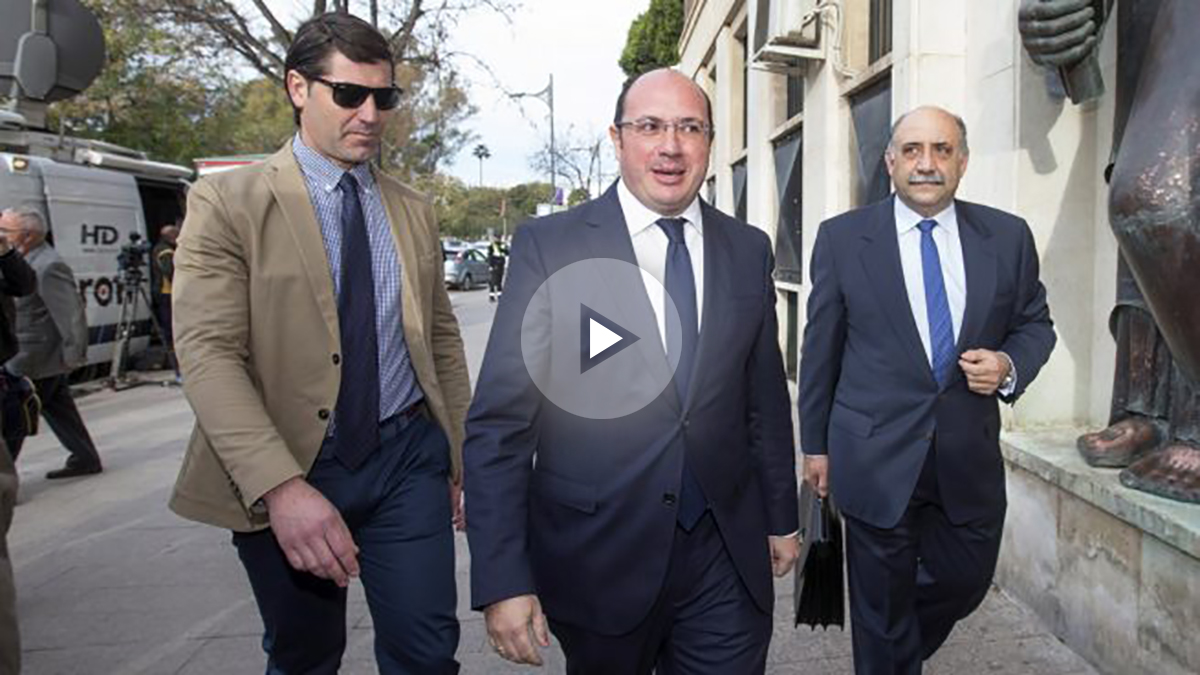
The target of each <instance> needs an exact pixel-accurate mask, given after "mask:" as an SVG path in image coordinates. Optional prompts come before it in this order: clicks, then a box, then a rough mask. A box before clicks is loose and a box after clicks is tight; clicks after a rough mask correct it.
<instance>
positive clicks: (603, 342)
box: [579, 304, 640, 375]
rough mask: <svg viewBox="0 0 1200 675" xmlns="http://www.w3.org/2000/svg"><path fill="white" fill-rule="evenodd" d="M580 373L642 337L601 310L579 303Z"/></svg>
mask: <svg viewBox="0 0 1200 675" xmlns="http://www.w3.org/2000/svg"><path fill="white" fill-rule="evenodd" d="M579 334H580V337H581V344H580V348H579V373H580V374H581V375H582V374H583V373H586V372H587V371H589V370H591V369H592V368H595V367H596V366H598V365H600V364H601V363H604V362H605V361H606V360H608V359H609V358H610V357H612V356H616V355H617V354H619V353H620V352H621V351H622V350H624V349H625V348H626V347H628V346H629V345H632V344H633V343H635V342H637V341H638V340H639V339H640V338H638V336H636V335H634V334H633V333H630V332H629V331H627V330H625V329H624V328H622V327H621V326H620V325H619V324H617V322H615V321H612V320H610V319H609V318H608V317H606V316H604V315H603V314H601V313H600V312H597V311H596V310H594V309H592V308H591V307H588V306H587V305H584V304H580V305H579Z"/></svg>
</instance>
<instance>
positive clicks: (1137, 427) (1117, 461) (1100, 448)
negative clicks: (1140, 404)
mask: <svg viewBox="0 0 1200 675" xmlns="http://www.w3.org/2000/svg"><path fill="white" fill-rule="evenodd" d="M1157 444H1158V429H1157V428H1156V427H1155V426H1154V424H1153V423H1152V422H1150V420H1148V419H1146V418H1145V417H1126V418H1125V419H1123V420H1121V421H1120V422H1117V423H1116V424H1113V425H1112V426H1110V427H1108V428H1107V429H1104V430H1103V431H1095V432H1092V433H1090V434H1084V435H1082V436H1080V437H1079V439H1078V440H1077V441H1075V447H1077V448H1079V454H1081V455H1083V460H1084V461H1085V462H1087V463H1088V465H1089V466H1098V467H1108V468H1118V469H1119V468H1124V467H1127V466H1129V465H1130V464H1131V463H1133V461H1134V460H1136V459H1137V458H1138V457H1140V456H1141V455H1143V454H1144V453H1146V452H1148V451H1149V450H1151V449H1153V448H1154V446H1155V445H1157Z"/></svg>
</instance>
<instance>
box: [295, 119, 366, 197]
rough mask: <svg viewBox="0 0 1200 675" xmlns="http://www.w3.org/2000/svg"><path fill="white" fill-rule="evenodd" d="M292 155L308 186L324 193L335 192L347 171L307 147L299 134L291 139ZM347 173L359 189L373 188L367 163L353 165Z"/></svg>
mask: <svg viewBox="0 0 1200 675" xmlns="http://www.w3.org/2000/svg"><path fill="white" fill-rule="evenodd" d="M292 154H294V155H295V156H296V163H297V164H299V165H300V171H301V172H303V173H304V177H305V179H307V180H308V182H309V184H310V185H312V186H314V187H318V188H320V189H321V190H323V191H325V192H332V191H333V190H336V189H337V186H338V182H339V181H341V180H342V175H344V174H345V173H347V169H343V168H342V167H340V166H338V165H337V164H334V163H333V161H332V160H330V159H329V158H328V157H326V156H325V155H322V154H321V153H319V152H317V151H316V150H313V149H312V148H310V147H308V145H306V144H305V143H304V141H303V140H302V139H301V138H300V133H299V132H297V133H296V135H295V136H294V137H293V138H292ZM349 173H350V175H351V176H354V179H355V180H356V181H358V187H359V188H360V189H362V190H366V191H367V192H370V191H371V189H372V188H374V186H375V176H374V175H372V173H371V166H370V165H369V164H368V163H366V162H362V163H360V164H355V165H354V166H352V167H350V169H349Z"/></svg>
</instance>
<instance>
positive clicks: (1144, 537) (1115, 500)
mask: <svg viewBox="0 0 1200 675" xmlns="http://www.w3.org/2000/svg"><path fill="white" fill-rule="evenodd" d="M1080 433H1082V431H1081V430H1079V429H1061V430H1054V431H1038V432H1017V433H1008V434H1005V436H1004V438H1003V451H1004V457H1005V463H1006V464H1007V468H1008V503H1009V505H1008V518H1007V521H1006V523H1005V531H1004V544H1003V547H1002V548H1001V553H1000V564H999V568H998V570H997V573H996V582H997V584H998V585H1000V586H1001V587H1002V588H1004V589H1005V590H1006V591H1008V592H1009V593H1010V594H1012V595H1013V596H1015V597H1017V598H1019V599H1020V600H1021V601H1023V602H1025V603H1026V604H1028V605H1029V607H1031V608H1032V609H1033V610H1034V612H1035V613H1036V614H1037V615H1038V616H1039V617H1040V618H1041V619H1042V620H1043V621H1045V622H1046V624H1047V625H1048V626H1049V627H1050V629H1051V631H1053V632H1054V634H1055V635H1057V636H1058V637H1060V638H1061V639H1062V640H1063V641H1064V642H1065V643H1066V644H1067V645H1068V646H1069V647H1071V648H1072V649H1074V650H1075V651H1076V652H1078V653H1079V654H1081V655H1082V656H1084V658H1086V659H1088V661H1090V662H1092V663H1093V664H1094V665H1095V666H1096V668H1097V669H1099V670H1100V671H1101V672H1104V673H1112V674H1113V675H1118V674H1120V675H1132V674H1135V673H1136V674H1141V673H1144V674H1146V675H1150V674H1153V675H1175V674H1178V675H1184V674H1194V673H1200V639H1197V636H1196V627H1197V626H1200V506H1197V505H1187V504H1181V503H1179V502H1173V501H1170V500H1166V499H1161V498H1158V497H1154V496H1151V495H1147V494H1144V493H1141V492H1137V491H1134V490H1129V489H1128V488H1125V487H1123V486H1122V485H1121V484H1120V482H1119V481H1118V479H1117V474H1118V471H1117V470H1112V469H1110V470H1104V469H1093V468H1091V467H1088V466H1087V465H1086V464H1085V463H1084V462H1083V460H1082V459H1081V458H1080V457H1079V454H1078V453H1077V452H1076V450H1075V438H1076V437H1077V436H1078V435H1079V434H1080Z"/></svg>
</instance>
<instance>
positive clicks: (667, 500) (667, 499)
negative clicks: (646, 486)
mask: <svg viewBox="0 0 1200 675" xmlns="http://www.w3.org/2000/svg"><path fill="white" fill-rule="evenodd" d="M663 505H664V506H675V493H674V492H664V493H663Z"/></svg>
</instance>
